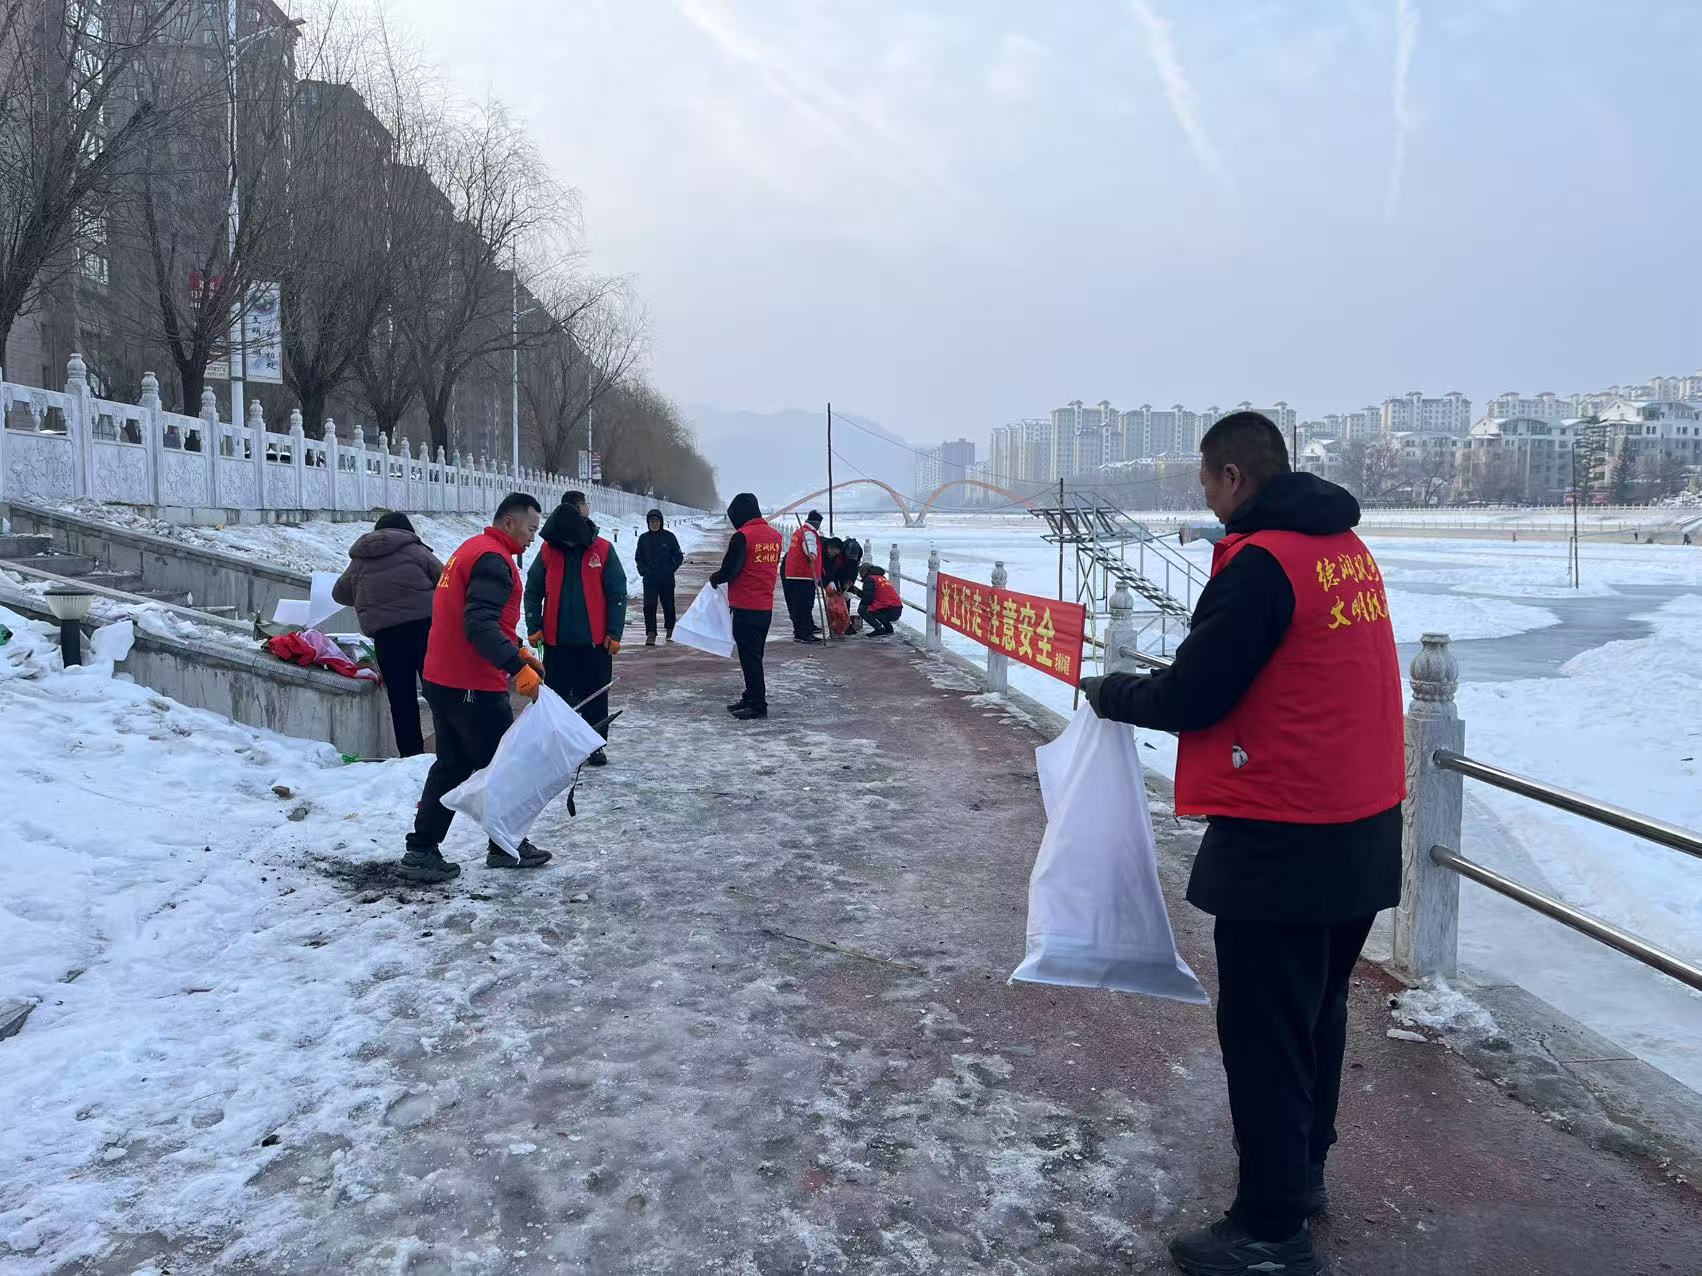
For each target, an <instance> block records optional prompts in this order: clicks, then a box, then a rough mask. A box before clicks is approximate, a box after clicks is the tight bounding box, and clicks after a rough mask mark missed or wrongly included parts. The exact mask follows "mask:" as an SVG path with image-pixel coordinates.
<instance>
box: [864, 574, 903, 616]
mask: <svg viewBox="0 0 1702 1276" xmlns="http://www.w3.org/2000/svg"><path fill="white" fill-rule="evenodd" d="M869 583H870V584H871V585H873V586H874V587H875V596H874V598H873V599H872V600H871V601H870V603H869V607H870V608H871V609H872V610H876V611H878V610H881V609H882V608H886V607H903V606H904V599H903V598H901V597H899V594H898V590H897V589H896V588H895V587H894V586H893V583H892V581H891V579H890V578H888V577H886V576H870V577H869Z"/></svg>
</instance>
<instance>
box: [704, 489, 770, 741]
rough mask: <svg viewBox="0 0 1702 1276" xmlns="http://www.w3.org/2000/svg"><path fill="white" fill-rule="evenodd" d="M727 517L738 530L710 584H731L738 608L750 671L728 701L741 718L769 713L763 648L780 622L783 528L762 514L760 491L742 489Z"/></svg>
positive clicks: (736, 626) (736, 622)
mask: <svg viewBox="0 0 1702 1276" xmlns="http://www.w3.org/2000/svg"><path fill="white" fill-rule="evenodd" d="M727 521H728V522H729V523H731V524H732V525H733V526H734V528H736V529H737V530H735V531H734V533H733V535H732V539H730V540H729V541H728V542H727V552H726V553H725V554H724V555H723V556H722V558H721V566H720V567H719V568H717V569H716V571H715V574H714V575H713V576H711V577H710V578H709V583H710V585H712V586H714V587H716V588H720V587H721V586H722V585H725V586H726V587H727V605H728V607H730V608H731V609H732V612H733V644H734V646H736V647H737V648H738V652H739V668H740V669H741V670H742V671H743V673H744V675H745V694H744V695H742V696H740V697H739V699H738V701H737V702H736V703H734V704H730V705H728V706H727V712H728V713H730V714H732V715H733V716H734V717H735V718H737V719H739V720H740V721H741V722H748V721H751V720H752V719H755V718H766V717H767V716H768V682H767V679H766V677H765V675H764V673H763V668H762V656H763V648H764V646H765V645H766V644H767V642H768V628H769V626H770V625H771V624H772V623H773V622H774V585H775V581H776V580H777V578H778V577H779V575H780V545H781V540H780V533H779V532H777V531H775V530H774V528H772V527H770V526H769V524H768V520H767V519H765V518H763V516H762V506H761V504H759V503H758V501H757V499H756V497H755V495H753V494H752V493H750V492H740V493H739V494H738V495H737V496H735V497H734V498H733V503H732V504H731V505H729V506H728V507H727Z"/></svg>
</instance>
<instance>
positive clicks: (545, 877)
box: [79, 553, 1702, 1276]
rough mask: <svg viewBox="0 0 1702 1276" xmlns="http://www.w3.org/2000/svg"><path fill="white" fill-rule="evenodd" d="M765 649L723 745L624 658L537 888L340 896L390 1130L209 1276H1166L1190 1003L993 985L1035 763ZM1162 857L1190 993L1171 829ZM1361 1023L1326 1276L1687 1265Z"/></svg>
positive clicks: (474, 879)
mask: <svg viewBox="0 0 1702 1276" xmlns="http://www.w3.org/2000/svg"><path fill="white" fill-rule="evenodd" d="M713 558H714V555H712V554H709V553H703V554H699V555H695V556H694V557H693V559H692V561H691V562H690V563H689V564H688V566H687V568H686V570H685V572H684V573H683V575H682V579H681V585H680V592H681V601H682V607H683V606H684V604H685V603H686V602H687V601H689V599H690V598H691V597H692V596H693V595H694V594H695V592H696V590H697V588H698V586H699V584H700V583H701V582H702V580H703V578H704V577H705V576H706V575H707V573H708V571H709V570H710V569H711V566H712V562H713ZM779 621H780V617H777V624H776V627H775V635H774V641H773V643H772V644H771V646H770V648H769V653H768V667H769V678H770V688H771V698H770V703H771V714H772V716H771V717H770V718H769V719H768V720H767V721H766V722H759V723H749V724H742V723H735V722H733V721H732V720H731V719H730V718H729V717H728V715H727V714H726V712H725V710H724V708H723V706H724V705H725V704H727V703H730V702H731V701H733V700H734V699H736V698H737V696H738V692H739V680H738V671H737V666H736V663H735V662H733V661H731V660H717V659H714V658H712V657H709V656H705V655H703V654H701V653H698V652H695V651H691V650H689V649H686V648H683V647H677V646H676V647H659V648H655V649H646V648H644V647H643V646H642V633H641V626H638V625H635V626H633V627H632V628H631V629H629V633H635V634H636V635H637V642H635V643H632V644H629V646H628V648H627V650H626V652H625V653H623V654H622V655H621V657H620V658H619V659H618V661H617V667H618V671H619V674H620V679H621V681H620V683H619V685H618V686H617V688H616V691H615V694H614V707H615V708H617V709H621V710H624V714H623V716H622V717H621V718H620V720H619V721H618V722H617V724H616V728H615V736H614V740H613V742H612V744H611V747H610V750H609V752H610V756H611V765H610V766H609V767H608V768H606V769H604V770H602V771H597V772H587V773H586V778H585V780H584V782H583V783H582V784H581V785H580V787H579V790H578V794H577V799H576V805H577V808H578V815H577V816H576V817H573V816H569V814H568V812H567V809H566V803H565V802H561V801H558V802H556V803H555V804H553V805H552V806H551V807H550V808H549V810H548V811H547V812H546V813H545V815H544V818H543V820H542V821H541V822H540V825H539V827H538V828H537V829H536V830H535V832H534V840H535V841H537V842H538V844H539V845H541V846H545V847H548V848H550V849H552V850H554V851H555V853H556V860H555V862H554V863H553V864H552V865H550V866H549V867H548V868H547V869H545V870H543V871H540V872H537V873H527V874H514V873H495V872H486V871H485V870H484V869H482V868H481V867H478V866H477V864H476V863H475V862H474V855H475V845H476V839H475V836H474V833H473V832H472V831H470V830H467V829H462V830H460V831H458V832H457V833H456V834H455V838H456V839H457V840H456V843H455V845H454V846H453V847H448V848H446V850H447V851H448V852H449V853H451V854H452V856H453V857H455V858H458V859H460V860H462V861H463V862H466V863H468V865H469V867H468V870H467V872H466V873H465V874H464V875H463V876H462V878H461V879H460V880H459V881H457V882H454V883H451V884H450V885H448V886H447V887H444V888H434V889H429V890H428V889H421V888H414V887H404V886H401V885H399V884H395V883H390V882H386V881H385V880H384V877H383V875H382V874H367V875H365V876H361V875H353V876H351V879H350V883H349V890H350V894H351V898H350V900H349V904H348V906H349V907H351V908H355V909H359V910H361V911H362V912H365V913H370V912H371V911H375V910H388V911H389V912H391V913H393V914H394V920H395V929H396V931H397V933H398V934H407V935H410V936H418V939H417V942H415V943H414V945H413V947H412V949H411V951H412V952H413V954H414V956H415V959H416V960H417V962H418V963H419V966H418V969H423V970H424V971H425V972H426V973H427V974H428V976H429V981H428V982H429V985H430V987H432V988H433V989H435V990H436V995H435V996H433V997H430V998H424V999H421V998H416V997H410V998H407V999H398V998H395V997H391V998H388V999H387V998H386V996H385V995H384V992H383V987H382V985H380V986H379V987H377V988H374V989H373V990H372V991H371V993H370V995H369V996H364V997H363V998H362V1000H361V1001H360V1004H357V1005H352V1006H351V1007H350V1008H349V1012H348V1013H349V1014H350V1015H360V1016H367V1017H377V1018H378V1020H379V1022H378V1023H377V1027H378V1028H379V1029H380V1034H381V1036H382V1038H383V1040H385V1041H386V1042H388V1043H389V1044H388V1045H387V1047H386V1049H385V1052H384V1056H383V1060H382V1061H383V1062H385V1063H387V1064H388V1066H389V1067H390V1068H392V1069H393V1071H394V1074H395V1081H396V1090H397V1097H396V1098H395V1099H394V1101H392V1102H390V1103H389V1104H388V1105H387V1106H386V1107H384V1108H383V1110H381V1111H378V1110H375V1111H372V1112H371V1113H370V1114H368V1118H367V1119H365V1120H364V1121H362V1122H357V1123H355V1124H354V1125H353V1126H351V1128H349V1129H348V1131H347V1133H346V1136H345V1137H342V1138H338V1139H330V1140H323V1139H322V1140H317V1141H309V1142H305V1143H303V1144H302V1145H300V1146H298V1147H292V1148H290V1149H289V1153H288V1154H287V1155H285V1156H282V1157H280V1158H278V1159H277V1160H275V1161H272V1162H271V1163H270V1164H269V1165H268V1166H267V1168H266V1170H265V1171H264V1172H263V1174H262V1175H261V1176H259V1177H258V1178H257V1180H256V1181H255V1182H253V1183H251V1184H250V1185H249V1186H250V1187H251V1188H252V1189H254V1190H256V1191H258V1192H260V1193H262V1194H263V1195H264V1196H265V1197H266V1198H267V1199H268V1200H269V1201H270V1205H269V1206H268V1208H267V1209H266V1210H264V1211H261V1212H260V1213H259V1214H258V1215H256V1218H255V1223H254V1226H255V1228H256V1229H257V1231H256V1237H257V1236H258V1235H259V1232H258V1229H259V1228H260V1227H261V1226H262V1220H263V1223H264V1235H265V1245H266V1252H265V1254H264V1256H263V1257H259V1258H256V1257H254V1256H252V1254H250V1256H248V1257H245V1258H243V1259H241V1260H239V1261H237V1262H236V1263H235V1264H224V1263H220V1264H218V1266H219V1267H220V1269H221V1270H243V1271H254V1272H262V1271H263V1272H310V1271H314V1272H317V1271H363V1272H364V1271H397V1272H419V1273H461V1272H503V1273H522V1272H528V1273H529V1272H590V1273H599V1274H602V1273H608V1274H610V1276H614V1274H616V1273H656V1274H659V1276H660V1274H663V1273H668V1274H688V1273H689V1274H693V1276H696V1274H698V1273H730V1274H732V1273H737V1274H740V1276H759V1274H760V1276H770V1274H774V1276H779V1274H781V1273H788V1274H789V1273H818V1272H819V1273H858V1274H885V1273H965V1274H967V1273H1000V1274H1006V1276H1016V1274H1018V1273H1025V1274H1026V1273H1033V1274H1036V1276H1040V1274H1045V1276H1088V1274H1090V1273H1093V1274H1099V1273H1122V1272H1161V1271H1167V1270H1169V1263H1168V1259H1167V1257H1166V1255H1165V1251H1164V1240H1165V1238H1166V1236H1167V1235H1168V1234H1169V1233H1171V1232H1173V1231H1175V1230H1177V1229H1179V1228H1186V1227H1191V1226H1196V1225H1198V1224H1200V1223H1201V1222H1202V1221H1209V1220H1210V1219H1211V1218H1213V1217H1215V1216H1216V1214H1217V1212H1218V1211H1219V1209H1220V1208H1221V1207H1222V1206H1223V1205H1224V1204H1226V1203H1227V1201H1228V1200H1229V1198H1230V1195H1231V1192H1232V1187H1233V1180H1234V1165H1233V1157H1232V1153H1231V1150H1230V1131H1229V1120H1228V1112H1227V1105H1226V1101H1225V1096H1224V1090H1223V1078H1222V1074H1221V1071H1220V1069H1219V1065H1218V1059H1217V1048H1216V1041H1215V1036H1214V1029H1213V1022H1212V1016H1211V1012H1210V1010H1209V1009H1206V1008H1202V1007H1192V1006H1184V1005H1179V1004H1176V1003H1171V1002H1166V1001H1158V1000H1153V999H1149V998H1143V997H1133V996H1126V995H1120V994H1115V993H1109V992H1097V991H1083V990H1071V989H1060V988H1047V987H1038V986H1032V985H1025V986H1021V987H1010V986H1008V985H1007V984H1006V982H1005V981H1006V977H1007V976H1008V974H1009V973H1010V971H1011V970H1012V968H1014V967H1015V966H1016V964H1017V962H1018V961H1019V960H1020V958H1021V956H1022V952H1023V943H1024V921H1025V913H1026V889H1027V878H1028V872H1029V868H1030V865H1031V863H1032V859H1033V855H1034V852H1035V850H1036V848H1037V847H1038V845H1039V842H1040V838H1041V834H1042V831H1043V827H1044V816H1043V812H1042V809H1041V803H1040V795H1039V789H1038V786H1037V782H1036V777H1035V771H1034V749H1035V747H1036V746H1037V745H1039V744H1041V743H1043V742H1044V740H1045V739H1046V738H1047V735H1046V731H1047V730H1048V729H1049V728H1047V727H1046V726H1045V725H1044V724H1042V723H1039V722H1037V721H1035V720H1033V719H1029V718H1027V717H1026V716H1025V715H1024V713H1023V711H1022V710H1021V709H1020V707H1017V706H1013V705H1011V704H1009V703H1008V702H1005V701H1002V700H999V699H997V698H994V697H990V696H987V695H985V694H983V693H982V691H981V689H980V688H979V687H978V686H977V685H975V683H974V682H973V681H972V680H971V679H970V678H969V677H968V676H967V674H966V672H965V671H964V670H962V669H961V667H959V666H956V665H953V664H951V663H949V662H943V661H939V660H931V659H929V658H926V657H924V656H923V655H922V654H921V653H920V652H919V651H917V650H916V649H915V648H914V647H912V646H910V645H906V644H904V643H902V642H899V641H896V640H881V641H876V640H866V639H863V638H860V637H859V638H853V639H849V640H846V641H844V642H843V643H838V644H834V645H831V646H828V647H803V646H798V645H796V644H793V643H792V642H791V641H789V637H788V636H787V634H786V633H785V632H784V630H785V626H784V624H783V623H778V622H779ZM1155 805H1157V806H1158V807H1160V809H1167V804H1166V803H1164V802H1163V801H1162V794H1159V795H1158V797H1155ZM1160 822H1161V823H1162V824H1164V825H1166V828H1165V829H1164V830H1162V839H1161V847H1160V858H1161V861H1162V869H1163V873H1164V877H1165V884H1166V888H1167V891H1168V892H1169V893H1170V896H1171V909H1172V916H1173V918H1174V921H1175V924H1176V928H1177V933H1178V939H1179V942H1180V945H1181V948H1182V951H1183V953H1184V955H1185V956H1186V957H1187V959H1188V961H1189V962H1190V963H1191V964H1192V965H1193V967H1194V969H1195V970H1196V971H1198V972H1199V973H1200V975H1201V977H1202V979H1204V980H1205V982H1206V984H1207V986H1208V988H1210V987H1212V986H1213V985H1214V983H1215V973H1214V969H1213V962H1212V956H1211V952H1212V949H1211V941H1210V919H1208V918H1205V917H1202V916H1201V915H1199V914H1198V913H1196V912H1194V911H1193V910H1192V909H1191V908H1190V907H1188V906H1187V905H1186V904H1185V903H1184V902H1182V899H1181V890H1182V885H1183V883H1184V882H1185V880H1186V874H1187V868H1188V863H1189V859H1190V856H1191V853H1192V847H1193V845H1194V842H1195V839H1196V837H1197V832H1196V831H1195V830H1193V829H1190V828H1187V827H1185V826H1182V825H1178V824H1177V823H1176V822H1175V821H1173V820H1169V819H1167V818H1163V817H1161V819H1160ZM1397 988H1398V985H1396V984H1395V983H1394V981H1393V980H1391V979H1390V978H1389V977H1388V976H1386V975H1385V974H1383V973H1382V972H1381V971H1379V970H1377V969H1375V968H1373V967H1369V966H1367V967H1362V969H1361V972H1360V975H1359V977H1358V978H1357V979H1356V981H1355V985H1354V988H1353V995H1352V1012H1351V1035H1350V1040H1349V1046H1348V1054H1347V1072H1346V1080H1345V1083H1344V1086H1343V1101H1342V1113H1341V1121H1340V1128H1341V1134H1342V1142H1341V1145H1340V1147H1339V1148H1338V1149H1337V1152H1336V1155H1335V1156H1334V1157H1333V1158H1332V1160H1331V1163H1330V1189H1331V1202H1332V1205H1331V1211H1330V1213H1329V1214H1328V1216H1326V1217H1324V1218H1322V1219H1320V1220H1319V1221H1318V1223H1317V1227H1316V1231H1317V1236H1318V1238H1319V1243H1320V1250H1321V1252H1322V1253H1323V1254H1324V1255H1325V1256H1326V1257H1327V1261H1328V1270H1329V1271H1331V1272H1333V1273H1336V1274H1337V1276H1425V1274H1429V1273H1435V1274H1436V1276H1471V1274H1473V1273H1483V1274H1485V1276H1562V1274H1566V1273H1578V1274H1580V1276H1584V1274H1588V1276H1633V1274H1637V1273H1647V1274H1649V1276H1655V1274H1656V1273H1678V1274H1680V1276H1694V1273H1696V1272H1698V1271H1699V1270H1702V1258H1699V1256H1702V1201H1699V1199H1698V1196H1697V1193H1696V1191H1695V1189H1694V1187H1692V1186H1689V1185H1686V1184H1683V1183H1681V1182H1679V1181H1676V1180H1675V1178H1674V1177H1673V1176H1672V1175H1670V1174H1663V1173H1662V1172H1661V1169H1660V1167H1659V1166H1657V1165H1656V1164H1654V1163H1652V1162H1649V1161H1645V1160H1641V1159H1638V1158H1636V1157H1634V1156H1626V1155H1621V1154H1618V1153H1614V1152H1609V1151H1601V1150H1596V1149H1594V1148H1592V1147H1590V1146H1588V1145H1587V1144H1586V1143H1585V1142H1584V1141H1583V1140H1582V1139H1580V1138H1579V1137H1577V1136H1575V1135H1573V1134H1570V1133H1567V1132H1566V1131H1565V1130H1563V1129H1561V1128H1558V1126H1557V1124H1556V1123H1553V1122H1552V1121H1551V1120H1548V1119H1545V1117H1544V1116H1543V1115H1542V1114H1539V1112H1537V1111H1534V1110H1532V1108H1530V1107H1527V1106H1525V1104H1523V1103H1521V1102H1520V1101H1519V1100H1518V1099H1517V1098H1515V1097H1510V1096H1509V1095H1508V1094H1507V1093H1505V1092H1504V1090H1503V1089H1502V1088H1501V1087H1499V1086H1498V1085H1497V1084H1495V1083H1494V1081H1493V1080H1491V1079H1489V1078H1486V1077H1484V1076H1482V1075H1479V1074H1478V1073H1477V1072H1475V1071H1474V1070H1473V1069H1472V1068H1471V1067H1470V1066H1468V1064H1467V1063H1466V1062H1465V1061H1464V1060H1463V1059H1462V1058H1461V1057H1460V1056H1459V1055H1458V1054H1456V1053H1454V1052H1452V1051H1450V1050H1449V1049H1448V1048H1447V1047H1446V1046H1445V1045H1443V1044H1441V1043H1439V1042H1435V1041H1414V1040H1409V1039H1402V1038H1392V1037H1390V1036H1389V1035H1388V1030H1389V1029H1390V1028H1391V1027H1394V1026H1395V1024H1394V1021H1393V1020H1392V1019H1391V1017H1390V1014H1389V1009H1388V1002H1389V998H1390V995H1391V993H1392V992H1394V991H1396V990H1397ZM386 1021H387V1022H386ZM241 1239H242V1238H241V1236H240V1229H239V1233H238V1234H235V1235H233V1234H232V1233H230V1232H229V1231H225V1232H222V1233H220V1234H218V1235H210V1236H205V1237H163V1236H160V1235H158V1234H153V1235H151V1236H147V1237H135V1238H132V1239H131V1240H130V1241H129V1242H128V1243H126V1244H125V1245H123V1246H121V1247H120V1248H119V1250H117V1251H109V1252H108V1253H107V1254H106V1255H105V1256H104V1257H103V1258H102V1259H101V1260H99V1261H97V1262H91V1263H90V1264H87V1265H85V1266H83V1267H81V1268H79V1270H91V1271H92V1270H99V1271H112V1272H119V1271H125V1272H128V1271H134V1270H137V1269H138V1268H143V1267H145V1266H146V1265H147V1264H150V1263H151V1264H153V1269H156V1270H160V1271H167V1270H169V1271H172V1272H179V1271H199V1270H207V1269H209V1268H210V1267H211V1266H212V1265H213V1264H214V1262H215V1260H216V1256H217V1255H218V1254H220V1253H225V1254H227V1255H228V1254H230V1253H231V1252H233V1251H232V1250H231V1249H228V1248H226V1247H228V1246H232V1245H233V1243H234V1244H235V1250H236V1251H237V1252H240V1251H241V1250H243V1248H244V1247H243V1245H242V1244H241V1243H240V1242H241ZM250 1239H255V1237H251V1238H250ZM174 1260H175V1261H174Z"/></svg>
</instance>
